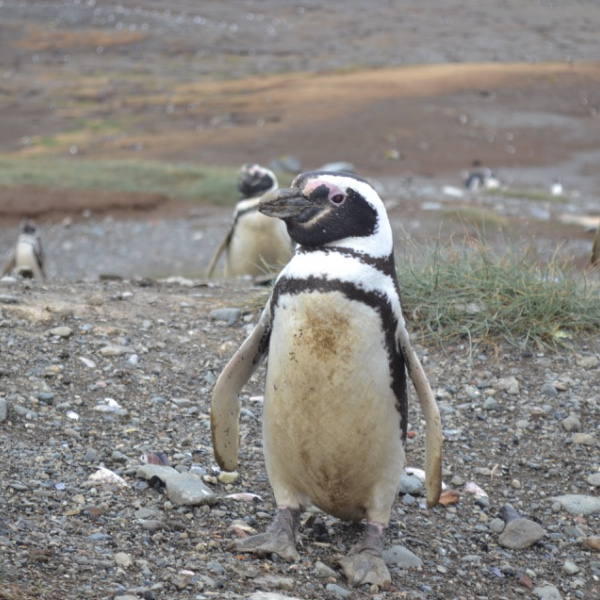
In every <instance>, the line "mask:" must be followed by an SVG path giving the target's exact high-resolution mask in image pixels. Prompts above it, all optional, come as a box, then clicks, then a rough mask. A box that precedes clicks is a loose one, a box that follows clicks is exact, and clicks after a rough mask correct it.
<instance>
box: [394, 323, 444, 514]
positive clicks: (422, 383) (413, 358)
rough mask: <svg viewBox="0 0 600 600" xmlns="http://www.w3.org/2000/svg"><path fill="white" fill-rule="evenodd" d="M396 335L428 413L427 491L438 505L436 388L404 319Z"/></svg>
mask: <svg viewBox="0 0 600 600" xmlns="http://www.w3.org/2000/svg"><path fill="white" fill-rule="evenodd" d="M397 339H398V342H399V343H400V347H401V348H402V352H403V353H404V358H405V360H406V368H407V370H408V374H409V376H410V378H411V380H412V382H413V385H414V386H415V391H416V392H417V397H418V398H419V403H420V404H421V410H422V411H423V415H424V416H425V423H426V426H427V431H426V434H425V492H426V498H427V506H429V507H432V506H435V505H436V504H437V503H438V501H439V499H440V494H441V493H442V440H443V435H442V420H441V418H440V411H439V409H438V406H437V403H436V401H435V398H434V397H433V392H432V391H431V386H430V385H429V381H427V376H426V375H425V371H423V367H422V366H421V363H420V362H419V359H418V357H417V354H416V352H415V351H414V348H413V347H412V345H411V343H410V338H409V336H408V331H407V330H406V326H405V324H404V323H403V322H401V323H399V324H398V331H397Z"/></svg>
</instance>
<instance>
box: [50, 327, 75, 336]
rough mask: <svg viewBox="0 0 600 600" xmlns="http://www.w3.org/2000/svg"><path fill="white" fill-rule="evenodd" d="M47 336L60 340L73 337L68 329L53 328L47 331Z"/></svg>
mask: <svg viewBox="0 0 600 600" xmlns="http://www.w3.org/2000/svg"><path fill="white" fill-rule="evenodd" d="M48 335H55V336H57V337H61V338H68V337H70V336H71V335H73V330H72V329H71V328H70V327H55V328H54V329H50V331H48Z"/></svg>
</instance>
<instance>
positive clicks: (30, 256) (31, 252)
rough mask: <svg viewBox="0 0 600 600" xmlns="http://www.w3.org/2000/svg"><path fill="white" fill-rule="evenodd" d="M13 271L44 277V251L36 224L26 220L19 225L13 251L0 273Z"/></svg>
mask: <svg viewBox="0 0 600 600" xmlns="http://www.w3.org/2000/svg"><path fill="white" fill-rule="evenodd" d="M9 273H14V274H15V275H20V276H22V277H29V278H37V279H45V278H46V273H45V270H44V252H43V250H42V241H41V238H40V233H39V231H38V228H37V226H36V224H35V223H34V222H33V221H31V220H29V219H28V220H27V221H25V222H24V223H23V225H22V226H21V233H20V234H19V237H18V238H17V244H16V246H15V251H14V254H13V256H12V257H11V259H10V260H9V262H8V264H7V265H6V266H5V267H4V271H3V272H2V275H3V276H4V275H7V274H9Z"/></svg>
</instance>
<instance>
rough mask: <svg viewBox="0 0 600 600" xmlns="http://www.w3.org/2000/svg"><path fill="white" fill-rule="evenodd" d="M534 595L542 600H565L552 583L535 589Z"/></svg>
mask: <svg viewBox="0 0 600 600" xmlns="http://www.w3.org/2000/svg"><path fill="white" fill-rule="evenodd" d="M533 593H534V594H535V595H536V596H537V597H538V598H539V599H540V600H563V597H562V596H561V594H560V592H559V591H558V590H557V589H556V587H554V586H553V585H552V584H551V583H545V584H544V585H539V586H537V587H534V588H533Z"/></svg>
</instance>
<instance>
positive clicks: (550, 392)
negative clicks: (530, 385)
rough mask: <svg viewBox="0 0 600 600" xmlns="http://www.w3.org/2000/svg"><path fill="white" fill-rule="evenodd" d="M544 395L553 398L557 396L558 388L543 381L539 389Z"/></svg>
mask: <svg viewBox="0 0 600 600" xmlns="http://www.w3.org/2000/svg"><path fill="white" fill-rule="evenodd" d="M540 391H541V392H542V394H543V395H544V396H548V397H550V398H555V397H556V396H558V390H557V389H556V388H555V387H554V385H553V384H551V383H548V382H546V383H544V385H543V386H542V389H541V390H540Z"/></svg>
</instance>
